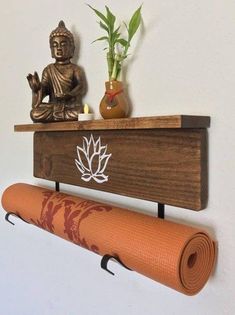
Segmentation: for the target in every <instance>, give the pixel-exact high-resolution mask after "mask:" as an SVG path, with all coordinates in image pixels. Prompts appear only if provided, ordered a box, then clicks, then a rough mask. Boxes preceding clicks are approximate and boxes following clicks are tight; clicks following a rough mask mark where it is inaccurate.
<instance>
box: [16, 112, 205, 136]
mask: <svg viewBox="0 0 235 315" xmlns="http://www.w3.org/2000/svg"><path fill="white" fill-rule="evenodd" d="M208 127H210V117H209V116H192V115H172V116H150V117H134V118H121V119H97V120H95V119H94V120H89V121H67V122H52V123H32V124H21V125H15V126H14V130H15V131H16V132H24V131H74V130H111V129H158V128H159V129H162V128H169V129H171V128H177V129H178V128H208Z"/></svg>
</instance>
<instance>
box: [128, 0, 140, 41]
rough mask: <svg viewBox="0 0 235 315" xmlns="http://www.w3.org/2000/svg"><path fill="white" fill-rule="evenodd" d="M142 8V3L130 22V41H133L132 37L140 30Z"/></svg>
mask: <svg viewBox="0 0 235 315" xmlns="http://www.w3.org/2000/svg"><path fill="white" fill-rule="evenodd" d="M141 8H142V5H141V6H140V7H139V8H138V9H137V10H136V11H135V13H134V14H133V15H132V17H131V20H130V22H129V27H128V36H129V38H128V39H129V42H130V41H131V39H132V37H133V36H134V35H135V33H136V31H137V30H138V28H139V26H140V22H141Z"/></svg>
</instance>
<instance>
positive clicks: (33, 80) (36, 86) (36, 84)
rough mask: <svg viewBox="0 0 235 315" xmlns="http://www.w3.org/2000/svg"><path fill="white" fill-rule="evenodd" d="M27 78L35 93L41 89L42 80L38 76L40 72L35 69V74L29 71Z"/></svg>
mask: <svg viewBox="0 0 235 315" xmlns="http://www.w3.org/2000/svg"><path fill="white" fill-rule="evenodd" d="M27 80H28V82H29V86H30V88H31V90H32V91H33V92H34V93H37V92H38V91H39V90H40V89H41V82H40V79H39V76H38V73H37V72H36V71H35V72H34V74H31V73H29V74H28V75H27Z"/></svg>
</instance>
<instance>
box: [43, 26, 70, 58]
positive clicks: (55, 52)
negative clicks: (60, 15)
mask: <svg viewBox="0 0 235 315" xmlns="http://www.w3.org/2000/svg"><path fill="white" fill-rule="evenodd" d="M49 40H50V47H51V56H52V58H55V59H56V60H57V61H65V60H67V59H70V58H72V57H73V55H74V50H75V45H74V38H73V34H72V33H71V32H70V31H69V30H68V29H67V28H66V27H65V24H64V22H63V21H60V22H59V25H58V27H57V28H56V29H55V30H53V31H52V32H51V34H50V39H49Z"/></svg>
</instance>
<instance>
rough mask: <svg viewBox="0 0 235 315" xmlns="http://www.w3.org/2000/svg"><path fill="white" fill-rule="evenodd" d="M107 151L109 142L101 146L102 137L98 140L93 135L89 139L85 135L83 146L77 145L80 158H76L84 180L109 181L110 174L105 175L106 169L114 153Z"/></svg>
mask: <svg viewBox="0 0 235 315" xmlns="http://www.w3.org/2000/svg"><path fill="white" fill-rule="evenodd" d="M106 152H107V144H106V145H105V146H101V140H100V137H99V139H98V140H97V141H95V140H94V138H93V135H91V136H90V139H89V140H88V139H87V138H86V137H83V146H82V147H79V146H77V155H78V159H75V164H76V166H77V168H78V170H79V171H80V173H81V174H82V176H81V179H82V180H84V181H85V182H89V181H90V180H91V179H92V178H93V179H94V180H95V181H96V182H97V183H99V184H101V183H103V182H107V181H108V175H104V171H105V169H106V166H107V163H108V160H109V158H110V157H111V155H112V154H106Z"/></svg>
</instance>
